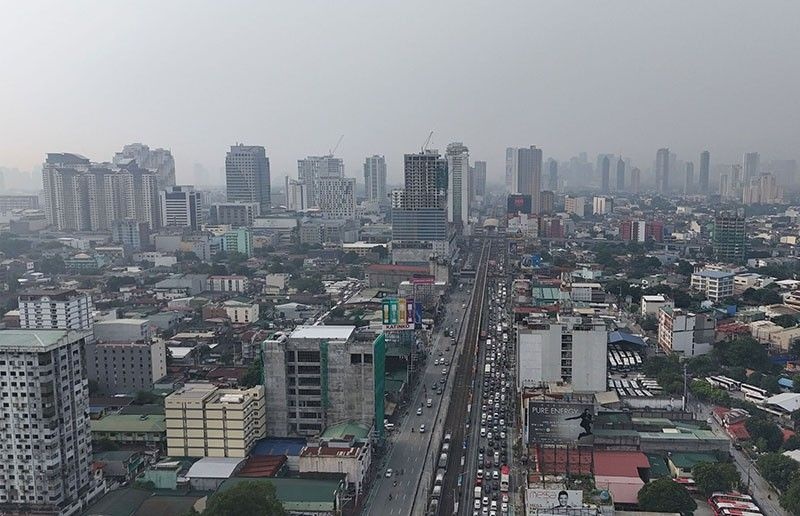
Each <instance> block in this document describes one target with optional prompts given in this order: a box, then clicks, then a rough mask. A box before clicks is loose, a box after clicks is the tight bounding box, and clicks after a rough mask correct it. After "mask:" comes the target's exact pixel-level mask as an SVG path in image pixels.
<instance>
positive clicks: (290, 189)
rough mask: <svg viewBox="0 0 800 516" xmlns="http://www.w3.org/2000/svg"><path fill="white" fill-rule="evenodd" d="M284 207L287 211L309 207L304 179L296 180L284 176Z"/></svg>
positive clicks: (302, 209)
mask: <svg viewBox="0 0 800 516" xmlns="http://www.w3.org/2000/svg"><path fill="white" fill-rule="evenodd" d="M284 188H285V190H286V209H287V210H289V211H305V210H307V209H309V208H310V207H311V202H310V200H309V198H308V185H306V182H305V181H297V180H295V179H289V176H286V177H285V185H284Z"/></svg>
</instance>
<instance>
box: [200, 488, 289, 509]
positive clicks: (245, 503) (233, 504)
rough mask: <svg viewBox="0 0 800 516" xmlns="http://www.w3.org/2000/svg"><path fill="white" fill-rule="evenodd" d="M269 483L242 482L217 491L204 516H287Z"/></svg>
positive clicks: (209, 501)
mask: <svg viewBox="0 0 800 516" xmlns="http://www.w3.org/2000/svg"><path fill="white" fill-rule="evenodd" d="M286 514H287V513H286V510H284V508H283V506H282V505H281V503H280V501H278V498H277V496H276V495H275V486H273V485H272V484H270V483H269V482H264V481H262V482H255V481H248V482H241V483H239V484H236V485H235V486H234V487H232V488H230V489H228V490H225V491H217V492H216V493H215V494H214V495H213V496H212V497H211V498H210V499H209V500H208V506H207V507H206V510H205V511H203V516H286Z"/></svg>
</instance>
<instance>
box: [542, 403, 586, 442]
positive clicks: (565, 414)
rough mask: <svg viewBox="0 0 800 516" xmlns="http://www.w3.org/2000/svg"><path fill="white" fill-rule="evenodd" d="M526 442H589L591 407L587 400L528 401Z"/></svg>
mask: <svg viewBox="0 0 800 516" xmlns="http://www.w3.org/2000/svg"><path fill="white" fill-rule="evenodd" d="M527 415H528V421H527V424H528V443H530V444H534V443H535V444H567V443H571V444H578V445H580V444H592V442H593V440H594V436H593V435H592V426H593V425H594V407H593V406H592V405H591V404H590V403H580V402H558V401H534V400H531V401H530V402H529V403H528V414H527Z"/></svg>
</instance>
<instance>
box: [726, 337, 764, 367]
mask: <svg viewBox="0 0 800 516" xmlns="http://www.w3.org/2000/svg"><path fill="white" fill-rule="evenodd" d="M714 354H715V355H716V356H717V357H718V358H719V360H720V362H722V364H724V365H726V366H733V367H747V368H750V369H762V370H766V369H769V367H770V361H769V355H768V353H767V350H766V349H765V348H764V346H763V345H762V344H761V343H759V342H758V341H757V340H755V339H754V338H752V337H737V338H735V339H733V340H732V341H730V342H720V343H718V344H717V345H716V347H715V348H714Z"/></svg>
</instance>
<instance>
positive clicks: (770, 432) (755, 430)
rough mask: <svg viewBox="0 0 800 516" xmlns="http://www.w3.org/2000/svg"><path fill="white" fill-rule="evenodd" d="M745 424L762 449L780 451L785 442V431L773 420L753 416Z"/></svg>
mask: <svg viewBox="0 0 800 516" xmlns="http://www.w3.org/2000/svg"><path fill="white" fill-rule="evenodd" d="M744 426H745V428H747V431H748V432H749V433H750V437H751V438H752V439H753V441H755V443H756V446H758V447H759V449H760V450H761V451H770V452H774V451H778V450H779V449H780V447H781V445H782V444H783V432H781V429H780V428H778V425H776V424H775V423H773V422H772V421H769V420H767V419H765V418H763V417H758V416H753V417H751V418H750V419H748V420H747V421H745V423H744Z"/></svg>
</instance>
